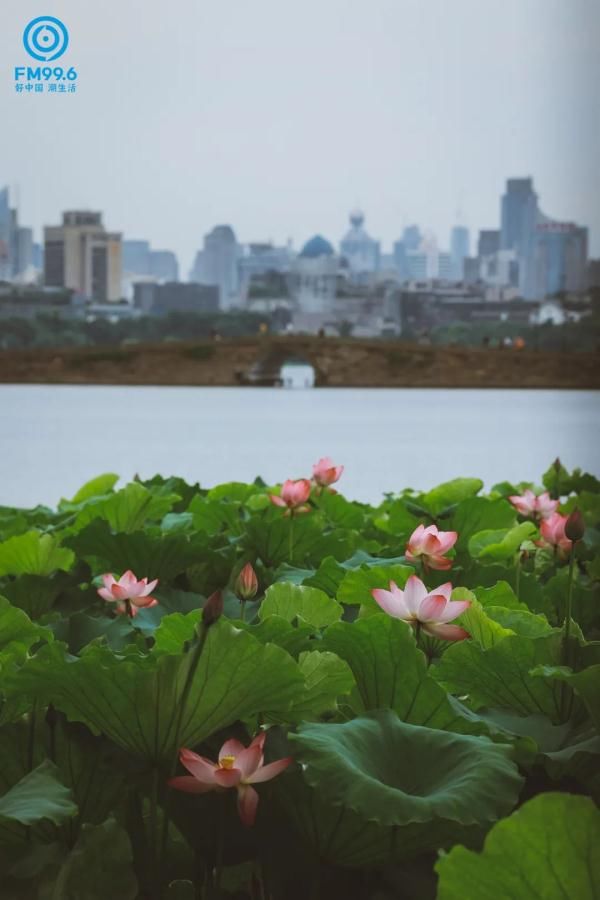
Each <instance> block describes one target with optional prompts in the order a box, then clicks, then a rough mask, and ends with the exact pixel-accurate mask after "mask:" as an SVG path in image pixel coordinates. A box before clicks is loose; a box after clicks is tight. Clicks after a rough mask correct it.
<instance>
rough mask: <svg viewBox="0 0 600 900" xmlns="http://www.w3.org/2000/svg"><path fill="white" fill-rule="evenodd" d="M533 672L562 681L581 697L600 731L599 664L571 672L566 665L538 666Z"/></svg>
mask: <svg viewBox="0 0 600 900" xmlns="http://www.w3.org/2000/svg"><path fill="white" fill-rule="evenodd" d="M533 674H535V675H541V676H542V677H545V678H552V679H555V680H557V681H564V682H566V684H568V685H570V686H571V687H572V688H574V689H575V691H576V693H577V694H579V696H580V697H581V698H582V700H583V702H584V704H585V706H586V708H587V711H588V713H589V715H590V718H591V720H592V721H593V723H594V725H595V726H596V729H597V730H598V731H599V732H600V664H597V665H594V666H588V667H587V668H586V669H583V670H582V671H581V672H573V670H572V669H570V668H568V667H567V666H540V667H539V668H538V669H536V670H534V672H533Z"/></svg>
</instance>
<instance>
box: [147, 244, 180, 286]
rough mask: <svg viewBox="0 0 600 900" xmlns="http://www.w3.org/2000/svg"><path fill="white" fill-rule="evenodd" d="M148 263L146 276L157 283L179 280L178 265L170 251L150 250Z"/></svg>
mask: <svg viewBox="0 0 600 900" xmlns="http://www.w3.org/2000/svg"><path fill="white" fill-rule="evenodd" d="M148 262H149V272H148V274H149V275H150V276H151V277H152V278H156V280H157V281H178V280H179V264H178V262H177V257H176V256H175V254H174V253H173V252H172V251H171V250H151V251H150V257H149V261H148Z"/></svg>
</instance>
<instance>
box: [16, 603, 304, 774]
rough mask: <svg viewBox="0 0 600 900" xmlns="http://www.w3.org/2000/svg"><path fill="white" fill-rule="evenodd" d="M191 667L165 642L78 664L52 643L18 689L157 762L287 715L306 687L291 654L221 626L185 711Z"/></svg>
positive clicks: (94, 648) (93, 651)
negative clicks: (231, 729) (229, 728)
mask: <svg viewBox="0 0 600 900" xmlns="http://www.w3.org/2000/svg"><path fill="white" fill-rule="evenodd" d="M191 615H192V616H193V615H194V614H193V613H192V614H191ZM192 661H193V653H191V652H188V653H185V652H182V651H181V648H179V652H178V653H170V652H164V651H163V650H162V647H161V646H160V642H159V648H158V649H157V651H156V652H152V653H150V654H148V655H141V654H140V653H139V652H138V651H137V650H136V648H135V647H133V646H131V647H129V648H127V649H126V650H125V651H123V653H122V654H121V655H117V654H115V653H114V652H113V651H111V650H110V648H108V647H106V646H104V645H101V644H91V645H89V646H88V647H87V648H86V650H85V651H84V653H83V654H82V656H81V657H79V658H75V657H70V656H66V655H65V654H64V651H63V650H62V648H61V647H60V646H58V645H57V644H54V645H49V646H48V647H44V648H42V649H41V650H40V651H39V652H38V653H37V655H36V656H35V658H34V659H32V660H30V662H29V664H28V665H27V666H26V667H24V668H23V669H21V670H20V672H19V673H18V681H16V684H18V686H19V687H20V689H21V690H24V691H27V692H29V693H30V694H32V695H34V696H38V697H40V698H41V697H45V698H47V699H48V700H49V701H51V702H52V703H53V704H54V706H55V707H56V708H57V709H59V710H61V711H62V712H64V713H65V714H66V716H67V717H68V718H69V719H70V720H73V721H78V722H84V723H85V724H86V725H88V727H89V728H90V729H91V730H92V731H93V732H94V733H96V734H99V733H104V734H105V735H107V736H108V737H110V738H111V740H113V741H114V742H115V743H116V744H117V745H118V746H120V747H123V748H124V749H127V750H130V751H131V752H132V753H135V754H136V755H138V756H141V757H143V758H145V759H146V760H150V761H153V762H158V761H165V760H170V759H172V757H173V754H174V752H175V751H176V749H177V747H178V746H184V745H185V746H194V745H196V744H198V743H200V742H201V741H203V740H205V739H206V738H207V737H209V736H210V735H211V734H212V733H213V732H215V731H218V730H219V729H221V728H224V727H225V726H226V725H230V724H231V723H232V722H235V721H236V720H237V719H241V718H248V717H250V716H251V715H253V714H256V713H259V712H260V713H262V714H264V715H268V713H269V711H270V710H274V711H277V712H280V711H281V710H284V709H286V708H287V707H289V706H291V704H292V703H293V702H294V700H296V699H297V698H298V696H299V695H301V693H302V690H303V686H304V678H303V676H302V673H301V671H300V669H299V667H298V665H297V663H296V662H295V661H294V660H293V659H292V658H291V656H289V654H288V653H286V652H285V651H284V650H282V649H281V648H280V647H277V646H275V645H272V644H267V645H264V644H261V643H260V642H259V641H257V640H256V639H255V638H253V637H252V636H251V635H250V634H249V633H247V632H246V631H241V630H239V629H236V628H234V627H233V626H232V625H230V624H229V623H228V622H226V621H224V620H221V621H219V622H217V623H216V624H215V625H213V626H212V627H211V628H210V629H209V631H208V636H207V638H206V643H205V645H204V649H203V652H202V655H201V657H200V661H199V663H198V667H197V669H196V671H195V674H194V675H193V678H192V681H191V688H190V690H189V692H188V694H187V699H186V703H185V708H184V709H182V710H180V709H179V707H180V704H181V701H182V697H183V694H184V686H185V683H186V680H187V678H188V673H189V669H190V666H191V665H192ZM179 718H181V723H182V726H181V730H180V733H179V734H177V733H176V732H177V722H178V720H179Z"/></svg>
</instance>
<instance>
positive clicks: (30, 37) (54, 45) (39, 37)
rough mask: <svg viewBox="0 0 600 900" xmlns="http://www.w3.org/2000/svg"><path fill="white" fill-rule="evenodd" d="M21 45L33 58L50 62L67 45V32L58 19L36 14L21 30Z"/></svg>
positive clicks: (61, 53)
mask: <svg viewBox="0 0 600 900" xmlns="http://www.w3.org/2000/svg"><path fill="white" fill-rule="evenodd" d="M23 46H24V47H25V49H26V50H27V52H28V53H29V55H30V56H33V58H34V59H40V60H41V61H42V62H50V61H51V60H53V59H58V57H59V56H62V55H63V53H64V52H65V50H66V49H67V47H68V46H69V32H68V31H67V29H66V28H65V26H64V25H63V23H62V22H61V21H60V19H55V18H54V16H38V17H37V19H32V20H31V22H30V23H29V25H28V26H27V28H26V29H25V31H24V32H23Z"/></svg>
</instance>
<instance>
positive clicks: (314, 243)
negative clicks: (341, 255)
mask: <svg viewBox="0 0 600 900" xmlns="http://www.w3.org/2000/svg"><path fill="white" fill-rule="evenodd" d="M334 255H335V250H334V249H333V247H332V245H331V244H330V243H329V241H328V240H326V239H325V238H324V237H323V236H322V235H321V234H315V235H314V237H311V238H310V239H309V240H308V241H307V242H306V243H305V245H304V247H303V248H302V250H301V251H300V256H302V257H303V258H304V259H318V258H319V256H334Z"/></svg>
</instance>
